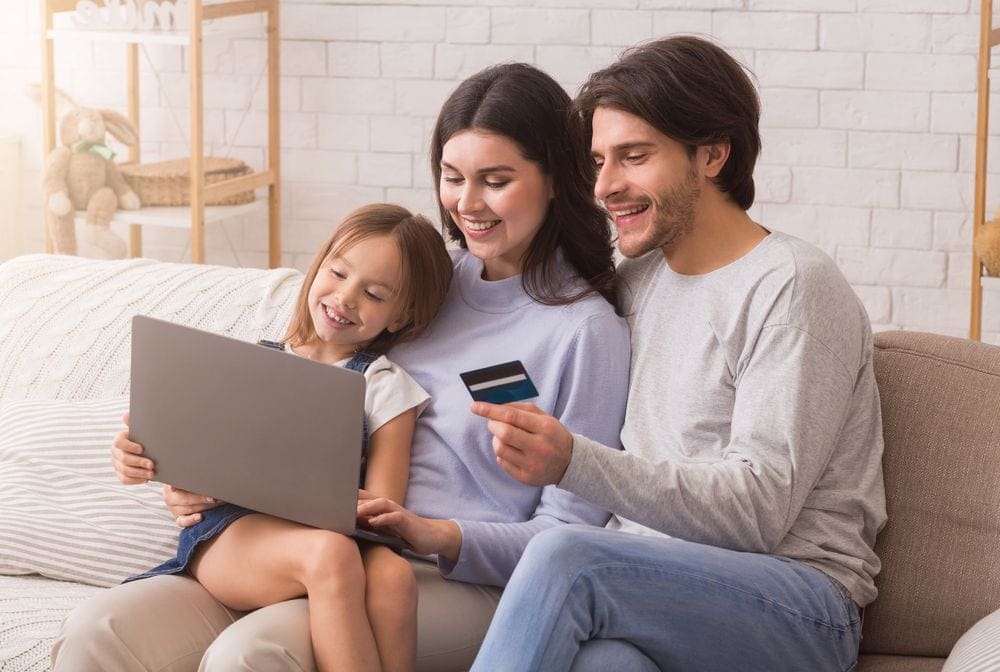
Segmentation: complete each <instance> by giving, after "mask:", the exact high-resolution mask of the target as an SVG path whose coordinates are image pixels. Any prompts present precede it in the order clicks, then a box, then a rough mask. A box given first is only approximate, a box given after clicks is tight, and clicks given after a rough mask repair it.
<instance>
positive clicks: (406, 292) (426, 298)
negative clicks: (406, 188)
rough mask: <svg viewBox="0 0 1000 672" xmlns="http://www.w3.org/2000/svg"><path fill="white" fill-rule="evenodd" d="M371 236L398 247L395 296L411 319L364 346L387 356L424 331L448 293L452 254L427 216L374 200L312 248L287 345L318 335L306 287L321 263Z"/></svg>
mask: <svg viewBox="0 0 1000 672" xmlns="http://www.w3.org/2000/svg"><path fill="white" fill-rule="evenodd" d="M375 236H386V237H388V238H390V239H391V240H392V241H393V242H395V243H396V247H397V248H398V249H399V266H400V268H399V284H398V291H399V298H400V303H401V304H402V306H403V307H404V310H405V311H406V312H407V314H408V317H409V318H410V319H409V321H408V322H407V323H406V325H405V326H403V328H402V329H400V330H399V331H395V332H391V331H389V330H385V331H383V332H382V333H381V334H379V335H378V336H377V337H376V338H375V340H374V341H372V342H371V343H369V344H368V345H367V346H366V347H365V350H366V351H368V352H371V353H373V354H376V355H381V354H385V353H386V352H387V351H388V350H389V348H391V347H392V346H394V345H396V344H398V343H402V342H404V341H410V340H413V339H414V338H416V337H417V336H419V335H420V334H421V333H423V331H424V329H426V328H427V325H429V324H430V323H431V320H432V319H434V316H435V315H437V312H438V309H440V308H441V305H442V304H443V303H444V299H445V296H446V295H447V294H448V287H449V286H450V285H451V274H452V263H451V257H450V256H449V255H448V250H447V249H445V245H444V239H443V238H441V234H440V233H438V232H437V229H435V228H434V225H433V224H431V223H430V221H429V220H428V219H427V218H425V217H422V216H420V215H414V214H413V213H411V212H410V211H409V210H407V209H406V208H404V207H402V206H399V205H394V204H392V203H373V204H371V205H364V206H362V207H360V208H358V209H356V210H353V211H351V212H350V213H348V214H347V216H346V217H344V219H343V221H341V223H340V224H338V225H337V228H335V229H334V230H333V231H332V232H331V233H330V236H329V237H328V238H327V239H326V242H325V243H323V246H322V247H320V248H319V250H318V251H317V252H316V256H315V257H313V260H312V263H311V264H310V265H309V270H308V271H306V275H305V278H304V279H303V281H302V288H301V289H300V290H299V296H298V298H297V299H296V300H295V313H294V314H293V315H292V319H291V321H290V322H289V324H288V330H287V331H286V332H285V339H284V340H285V342H286V343H289V344H291V345H292V346H296V345H304V344H305V343H309V342H311V341H313V340H314V339H315V338H316V327H315V325H314V324H313V321H312V317H311V316H310V315H309V289H310V288H311V287H312V284H313V280H315V279H316V274H317V273H319V270H320V268H321V267H322V266H323V264H324V263H326V261H327V260H328V259H331V258H336V257H339V256H341V255H342V254H344V253H345V252H347V250H349V249H351V248H352V247H354V246H355V245H357V244H358V243H360V242H362V241H364V240H368V239H369V238H374V237H375Z"/></svg>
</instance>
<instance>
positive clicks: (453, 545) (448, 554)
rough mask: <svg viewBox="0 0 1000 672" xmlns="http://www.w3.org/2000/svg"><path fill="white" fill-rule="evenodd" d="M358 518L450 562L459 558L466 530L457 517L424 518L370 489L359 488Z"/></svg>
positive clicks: (418, 551)
mask: <svg viewBox="0 0 1000 672" xmlns="http://www.w3.org/2000/svg"><path fill="white" fill-rule="evenodd" d="M358 518H359V519H361V520H362V521H363V522H364V523H366V524H367V525H370V526H371V527H373V528H375V529H376V530H377V531H379V532H385V533H389V534H395V535H396V536H397V537H400V538H402V539H403V541H405V542H406V543H407V544H409V546H410V550H412V551H413V552H414V553H416V554H418V555H431V554H433V553H436V554H437V555H439V556H441V557H443V558H444V559H445V560H448V561H449V562H458V555H459V553H460V552H461V551H462V530H461V528H459V526H458V523H456V522H455V521H454V520H435V519H432V518H423V517H421V516H418V515H417V514H415V513H413V512H412V511H409V510H407V509H405V508H403V507H402V506H400V505H399V504H397V503H396V502H394V501H392V500H391V499H387V498H385V497H376V496H375V495H373V494H371V493H370V492H368V491H367V490H358Z"/></svg>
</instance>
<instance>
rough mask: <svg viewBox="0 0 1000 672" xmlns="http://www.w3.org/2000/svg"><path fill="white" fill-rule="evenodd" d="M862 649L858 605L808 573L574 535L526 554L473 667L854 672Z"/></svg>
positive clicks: (535, 543)
mask: <svg viewBox="0 0 1000 672" xmlns="http://www.w3.org/2000/svg"><path fill="white" fill-rule="evenodd" d="M860 639H861V625H860V619H859V616H858V610H857V607H856V606H855V604H854V602H853V601H852V600H851V598H850V596H848V595H847V593H846V591H845V590H843V588H842V587H841V586H840V584H838V583H836V582H835V581H833V580H832V579H830V578H829V577H827V576H826V574H824V573H823V572H820V571H819V570H817V569H813V568H812V567H809V566H808V565H805V564H802V563H800V562H796V561H793V560H789V559H788V558H783V557H781V556H776V555H764V554H759V553H740V552H737V551H730V550H726V549H721V548H715V547H713V546H706V545H703V544H695V543H691V542H687V541H681V540H679V539H663V538H653V537H641V536H637V535H633V534H627V533H624V532H616V531H611V530H605V529H602V528H593V527H585V526H577V525H566V526H559V527H557V528H553V529H549V530H546V531H545V532H542V533H540V534H539V535H538V536H537V537H535V538H534V539H533V540H532V541H531V543H530V544H528V547H527V549H526V550H525V552H524V556H523V557H522V559H521V562H520V563H519V564H518V566H517V569H516V570H515V571H514V574H513V576H512V577H511V580H510V583H509V584H508V585H507V588H506V590H505V591H504V594H503V597H502V598H501V600H500V605H499V607H497V611H496V614H495V615H494V617H493V623H492V625H491V626H490V629H489V632H488V633H487V635H486V640H485V641H484V642H483V646H482V648H481V649H480V651H479V656H478V657H477V658H476V662H475V664H474V666H473V668H472V669H473V672H501V671H509V672H530V671H533V670H544V672H560V671H563V670H571V669H572V670H574V672H584V671H590V670H605V671H608V670H655V669H657V668H658V669H660V670H678V671H688V670H698V671H699V672H714V671H716V670H717V671H719V672H732V670H741V671H745V672H753V671H755V670H761V671H768V672H780V671H781V670H810V671H811V672H825V671H826V670H830V671H836V672H845V671H847V670H853V669H854V666H855V664H856V661H857V655H858V645H859V643H860ZM600 640H606V641H604V642H601V641H600Z"/></svg>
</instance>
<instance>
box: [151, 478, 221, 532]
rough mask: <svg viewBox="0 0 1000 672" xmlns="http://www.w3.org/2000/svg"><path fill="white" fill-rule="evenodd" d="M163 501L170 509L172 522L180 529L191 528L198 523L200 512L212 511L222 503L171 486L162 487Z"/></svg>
mask: <svg viewBox="0 0 1000 672" xmlns="http://www.w3.org/2000/svg"><path fill="white" fill-rule="evenodd" d="M163 501H164V502H166V504H167V508H168V509H170V515H171V516H173V517H174V522H176V523H177V524H178V525H179V526H180V527H191V526H192V525H194V524H196V523H200V522H201V512H202V511H207V510H208V509H214V508H215V507H217V506H218V505H219V504H221V503H222V502H220V501H219V500H217V499H213V498H211V497H206V496H204V495H199V494H196V493H194V492H188V491H187V490H181V489H180V488H175V487H174V486H172V485H164V486H163Z"/></svg>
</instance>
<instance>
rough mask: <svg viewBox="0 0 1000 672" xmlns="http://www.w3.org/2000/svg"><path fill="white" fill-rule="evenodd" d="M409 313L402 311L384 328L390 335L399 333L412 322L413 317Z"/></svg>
mask: <svg viewBox="0 0 1000 672" xmlns="http://www.w3.org/2000/svg"><path fill="white" fill-rule="evenodd" d="M411 313H412V311H409V310H404V311H403V312H402V313H400V314H399V315H398V316H397V317H396V319H395V320H393V321H392V322H390V323H389V326H387V327H386V330H387V331H388V332H389V333H390V334H395V333H396V332H397V331H400V330H401V329H403V328H405V327H407V326H409V325H410V323H411V322H413V319H412V318H413V315H412V314H411Z"/></svg>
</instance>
